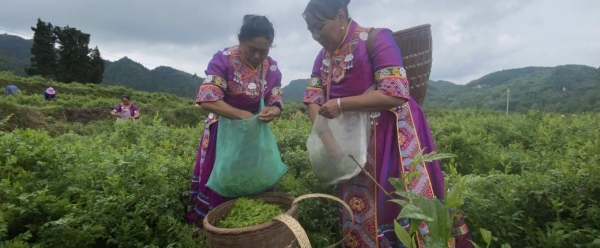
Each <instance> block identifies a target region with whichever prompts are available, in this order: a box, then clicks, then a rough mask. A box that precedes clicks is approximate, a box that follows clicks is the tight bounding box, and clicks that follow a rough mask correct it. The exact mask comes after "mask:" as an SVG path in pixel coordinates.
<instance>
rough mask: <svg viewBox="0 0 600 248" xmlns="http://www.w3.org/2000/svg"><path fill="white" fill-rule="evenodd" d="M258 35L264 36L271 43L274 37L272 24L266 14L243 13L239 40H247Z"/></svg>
mask: <svg viewBox="0 0 600 248" xmlns="http://www.w3.org/2000/svg"><path fill="white" fill-rule="evenodd" d="M258 37H262V38H265V39H266V40H268V41H269V43H271V44H273V39H275V29H273V24H272V23H271V22H270V21H269V19H267V17H266V16H259V15H245V16H244V24H242V28H241V29H240V35H239V38H240V41H249V40H251V39H254V38H258Z"/></svg>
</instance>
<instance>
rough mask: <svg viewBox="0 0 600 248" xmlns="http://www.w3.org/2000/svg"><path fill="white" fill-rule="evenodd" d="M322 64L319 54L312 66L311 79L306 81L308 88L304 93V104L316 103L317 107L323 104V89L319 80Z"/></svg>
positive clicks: (320, 53) (321, 56)
mask: <svg viewBox="0 0 600 248" xmlns="http://www.w3.org/2000/svg"><path fill="white" fill-rule="evenodd" d="M322 63H323V53H322V52H319V55H317V58H316V59H315V62H314V64H313V71H312V74H311V78H310V79H309V80H308V87H306V92H304V100H303V101H302V102H303V103H305V104H309V103H316V104H318V105H319V106H321V105H323V104H325V88H324V87H323V80H321V65H322Z"/></svg>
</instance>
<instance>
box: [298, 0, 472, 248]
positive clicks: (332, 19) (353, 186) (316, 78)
mask: <svg viewBox="0 0 600 248" xmlns="http://www.w3.org/2000/svg"><path fill="white" fill-rule="evenodd" d="M349 2H350V0H311V1H310V2H309V3H308V5H307V7H306V10H305V11H304V14H303V16H304V19H305V21H306V24H307V27H308V30H309V31H310V32H311V34H312V37H313V39H315V40H316V41H317V42H319V44H321V46H322V47H323V49H322V50H321V51H320V52H319V54H318V55H317V58H316V60H315V63H314V67H313V71H312V75H311V79H310V80H309V85H308V88H307V90H306V93H305V97H304V103H305V104H306V105H307V106H308V112H309V116H310V118H311V120H312V121H313V122H314V120H315V118H316V115H317V114H319V115H321V116H323V117H325V118H330V119H332V118H335V117H337V116H338V115H339V114H340V113H341V112H342V111H369V112H372V113H373V114H372V115H371V116H372V117H373V118H375V121H376V125H374V127H375V128H373V126H371V136H370V139H369V140H370V141H369V149H368V154H369V155H368V156H367V164H366V165H365V168H366V170H367V171H368V172H369V173H370V174H371V175H372V176H373V177H374V178H375V179H376V180H377V181H378V183H379V184H381V185H382V186H383V187H384V188H385V190H386V191H388V192H391V191H394V188H393V187H392V185H390V183H389V182H388V179H389V178H391V177H395V178H401V177H402V174H403V173H407V172H409V171H412V170H414V169H413V168H412V167H410V166H408V165H409V164H410V162H411V161H412V159H413V158H414V157H415V155H416V154H417V153H418V152H419V151H420V150H421V149H424V151H423V153H424V154H427V153H430V152H432V151H435V146H434V143H433V140H432V137H431V133H430V130H429V126H428V124H427V121H426V119H425V116H424V115H423V113H422V111H421V109H420V108H419V105H418V104H417V102H415V100H414V99H413V98H412V97H411V96H410V95H409V85H408V80H407V78H406V72H405V70H404V68H403V65H402V59H401V55H400V49H399V48H398V46H397V45H396V42H395V41H394V39H393V37H392V34H391V33H390V32H389V30H386V29H382V30H381V31H379V32H378V33H377V34H376V35H375V40H374V46H373V48H374V49H373V54H372V63H371V61H370V59H369V55H368V53H367V42H366V41H367V40H368V38H369V31H370V28H364V27H361V26H360V25H358V23H356V22H355V21H354V20H352V19H350V18H349V15H348V3H349ZM370 89H375V90H370ZM329 99H330V100H329ZM338 100H339V101H338ZM322 135H326V133H324V134H322ZM331 149H335V148H331ZM416 170H417V171H418V174H419V176H418V177H417V179H415V180H414V181H412V182H410V184H411V185H410V189H411V191H412V192H414V193H416V194H421V195H424V196H426V197H428V198H430V199H433V198H437V199H440V200H443V199H444V179H443V176H442V171H441V168H440V164H439V163H438V162H437V161H436V162H432V163H422V164H420V165H419V166H417V167H416ZM339 186H340V197H341V198H342V199H343V200H344V201H345V202H346V203H348V204H349V205H350V206H351V208H352V210H353V212H354V216H355V217H356V218H355V221H356V223H354V224H353V223H352V220H351V219H350V218H349V215H348V214H346V213H342V214H341V215H340V222H341V225H342V228H343V232H344V235H346V234H349V235H350V236H349V238H348V239H346V240H345V242H344V246H345V247H403V245H402V244H400V242H399V241H398V239H397V237H396V235H395V233H394V224H393V220H394V219H395V218H397V216H398V213H399V212H400V210H401V207H400V206H399V205H398V204H396V203H393V202H388V201H387V200H388V199H386V196H385V194H384V193H383V191H381V190H380V189H379V188H378V187H377V186H376V184H375V183H374V182H373V181H372V180H370V179H369V178H368V177H367V176H366V175H365V174H364V173H361V174H359V175H358V176H356V177H354V178H352V179H350V180H348V181H346V182H343V183H341V184H340V185H339ZM400 224H401V225H403V226H405V228H406V227H407V226H408V225H409V223H408V221H407V220H401V221H400ZM419 233H420V234H419V236H421V237H422V235H428V230H427V226H426V225H421V226H420V232H419ZM453 235H454V237H455V242H454V244H452V242H450V243H451V245H455V246H456V247H472V244H471V243H470V242H469V241H468V240H469V239H470V234H469V233H468V228H467V226H466V225H465V223H464V221H463V220H462V219H460V220H457V221H456V222H455V223H454V229H453Z"/></svg>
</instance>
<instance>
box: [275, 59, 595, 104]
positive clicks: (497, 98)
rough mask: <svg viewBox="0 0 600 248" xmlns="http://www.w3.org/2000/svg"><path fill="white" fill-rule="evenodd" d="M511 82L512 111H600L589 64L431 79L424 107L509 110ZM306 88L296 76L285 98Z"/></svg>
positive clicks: (298, 96)
mask: <svg viewBox="0 0 600 248" xmlns="http://www.w3.org/2000/svg"><path fill="white" fill-rule="evenodd" d="M508 86H510V96H509V111H513V112H514V111H518V112H523V111H527V110H530V109H536V110H542V111H548V112H559V113H574V112H584V111H600V68H594V67H590V66H585V65H563V66H556V67H525V68H517V69H510V70H503V71H498V72H494V73H490V74H488V75H485V76H483V77H481V78H479V79H476V80H473V81H472V82H470V83H468V84H466V85H457V84H454V83H452V82H448V81H443V80H440V81H429V83H428V88H427V96H426V98H425V103H424V105H423V108H429V109H463V108H473V109H492V110H505V109H506V97H507V95H506V91H507V88H508ZM305 89H306V80H304V79H302V80H294V81H292V82H291V83H290V84H289V85H288V86H286V87H284V88H283V94H284V99H286V101H295V102H299V101H301V100H302V97H303V94H304V90H305Z"/></svg>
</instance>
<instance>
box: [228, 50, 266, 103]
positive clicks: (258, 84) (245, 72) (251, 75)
mask: <svg viewBox="0 0 600 248" xmlns="http://www.w3.org/2000/svg"><path fill="white" fill-rule="evenodd" d="M227 51H229V63H230V64H231V66H233V70H234V72H233V81H230V82H229V83H228V85H229V88H230V90H229V92H228V93H229V94H232V95H238V94H242V93H245V94H246V95H247V96H249V97H251V98H255V97H258V96H259V95H261V94H262V93H265V92H263V91H264V90H265V89H266V84H267V82H266V81H265V80H264V78H266V75H267V72H268V70H270V66H269V60H268V59H265V60H264V61H263V63H262V65H261V67H260V68H258V69H252V68H250V67H248V66H247V65H246V64H245V63H244V61H243V59H242V55H241V53H240V50H239V47H238V46H234V47H231V48H229V49H228V50H227ZM275 69H277V68H275ZM261 76H262V77H261Z"/></svg>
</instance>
